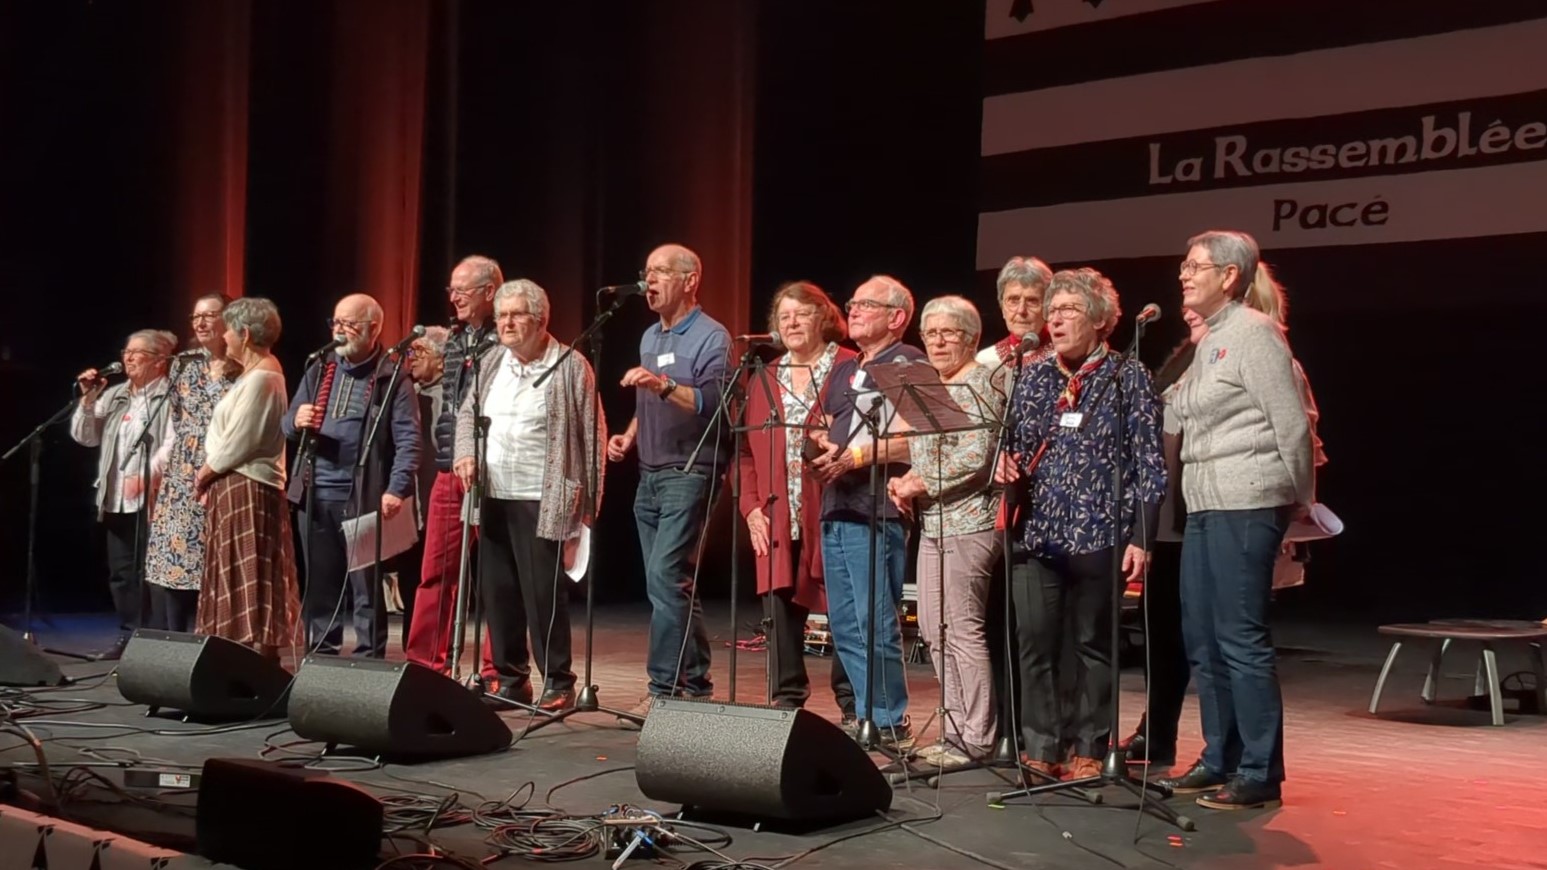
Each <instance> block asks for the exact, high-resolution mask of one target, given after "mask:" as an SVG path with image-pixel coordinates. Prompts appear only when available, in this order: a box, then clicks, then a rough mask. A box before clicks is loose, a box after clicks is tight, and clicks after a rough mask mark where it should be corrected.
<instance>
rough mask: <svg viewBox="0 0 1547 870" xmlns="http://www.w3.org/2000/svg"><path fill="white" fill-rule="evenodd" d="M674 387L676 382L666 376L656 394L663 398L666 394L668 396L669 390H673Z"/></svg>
mask: <svg viewBox="0 0 1547 870" xmlns="http://www.w3.org/2000/svg"><path fill="white" fill-rule="evenodd" d="M676 388H677V382H676V381H674V380H672V379H671V378H670V377H668V378H666V382H665V383H664V384H662V385H661V391H660V392H659V393H657V395H659V396H660V397H661V398H663V399H664V398H666V397H667V396H670V395H671V391H672V390H675V389H676Z"/></svg>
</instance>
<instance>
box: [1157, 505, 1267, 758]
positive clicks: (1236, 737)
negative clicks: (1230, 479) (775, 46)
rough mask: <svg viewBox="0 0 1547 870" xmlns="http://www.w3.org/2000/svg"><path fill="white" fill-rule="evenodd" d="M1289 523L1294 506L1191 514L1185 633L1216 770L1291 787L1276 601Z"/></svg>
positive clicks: (1186, 537)
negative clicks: (1273, 622) (1271, 616)
mask: <svg viewBox="0 0 1547 870" xmlns="http://www.w3.org/2000/svg"><path fill="white" fill-rule="evenodd" d="M1288 526H1289V509H1288V508H1261V509H1257V510H1238V511H1199V512H1197V513H1190V514H1188V515H1187V530H1186V532H1185V533H1184V534H1183V536H1182V635H1183V638H1184V640H1185V642H1186V644H1187V659H1188V661H1189V662H1190V663H1191V664H1192V673H1193V680H1194V681H1195V682H1196V683H1197V686H1198V712H1199V718H1200V719H1202V722H1203V741H1204V747H1203V759H1202V760H1203V764H1204V766H1205V767H1207V768H1208V769H1209V771H1210V772H1211V773H1215V774H1221V775H1227V776H1228V775H1237V776H1240V777H1242V778H1244V779H1250V780H1255V781H1257V782H1266V783H1270V784H1278V783H1280V782H1283V781H1284V698H1283V695H1282V693H1281V692H1280V691H1279V685H1278V668H1277V664H1276V659H1275V656H1274V652H1273V634H1272V632H1271V631H1270V630H1269V628H1268V600H1269V597H1270V595H1271V593H1272V591H1273V560H1274V559H1275V558H1276V557H1277V556H1278V548H1279V544H1280V543H1282V541H1283V539H1284V531H1285V530H1286V529H1287V528H1288Z"/></svg>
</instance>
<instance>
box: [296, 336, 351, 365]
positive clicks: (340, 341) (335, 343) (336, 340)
mask: <svg viewBox="0 0 1547 870" xmlns="http://www.w3.org/2000/svg"><path fill="white" fill-rule="evenodd" d="M348 343H349V339H348V338H347V337H345V336H344V335H342V334H340V335H335V336H333V340H332V341H330V342H328V343H327V344H325V345H323V346H322V347H319V348H317V349H316V350H314V351H312V352H311V353H309V354H307V355H306V361H307V362H308V363H309V362H311V361H312V360H315V359H316V358H317V357H320V356H322V355H323V354H325V353H327V352H328V351H330V350H332V349H333V348H335V347H343V346H344V345H346V344H348Z"/></svg>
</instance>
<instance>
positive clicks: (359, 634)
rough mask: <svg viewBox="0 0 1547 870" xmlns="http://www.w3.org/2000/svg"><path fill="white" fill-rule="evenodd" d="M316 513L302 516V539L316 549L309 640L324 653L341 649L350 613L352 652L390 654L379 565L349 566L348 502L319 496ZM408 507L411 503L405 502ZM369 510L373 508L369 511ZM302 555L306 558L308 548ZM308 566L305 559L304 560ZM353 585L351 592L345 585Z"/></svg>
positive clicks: (309, 583)
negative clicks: (359, 568) (354, 568)
mask: <svg viewBox="0 0 1547 870" xmlns="http://www.w3.org/2000/svg"><path fill="white" fill-rule="evenodd" d="M313 508H314V510H315V511H316V516H315V517H312V518H311V520H312V521H311V522H310V523H309V524H308V522H307V519H308V517H307V516H306V512H305V511H304V510H303V511H302V512H301V514H300V516H301V528H302V529H304V530H306V531H304V532H303V534H302V541H303V545H304V546H305V547H306V550H307V551H309V552H310V554H311V568H312V574H313V576H310V577H307V578H306V590H305V593H304V594H303V595H302V597H301V613H302V616H303V618H304V619H305V621H306V645H307V647H308V648H309V649H314V650H316V651H317V652H318V653H319V654H322V655H338V654H339V651H340V648H341V647H342V645H343V642H344V621H345V619H346V614H347V615H348V618H349V620H350V622H351V623H352V624H353V626H354V631H355V648H354V653H353V655H356V656H361V657H364V658H376V659H384V658H386V657H387V629H388V625H387V602H386V601H385V600H384V599H383V597H382V594H381V586H380V585H378V584H377V583H376V569H375V568H374V567H367V568H366V569H364V570H362V571H349V572H348V573H346V571H347V569H348V568H349V554H348V553H347V552H346V549H347V544H346V543H345V541H344V531H343V529H342V528H341V524H342V523H343V522H344V519H345V515H346V513H347V508H348V503H347V502H344V501H335V500H332V499H323V498H320V497H319V498H317V499H316V500H315V503H314V505H313ZM404 509H405V510H408V508H404ZM364 513H370V510H366V511H364ZM302 558H303V559H305V558H306V551H303V553H302ZM303 567H304V563H303ZM346 584H347V586H348V589H347V592H346V589H345V586H346Z"/></svg>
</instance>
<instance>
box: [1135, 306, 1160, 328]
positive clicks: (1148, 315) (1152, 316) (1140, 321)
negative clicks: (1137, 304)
mask: <svg viewBox="0 0 1547 870" xmlns="http://www.w3.org/2000/svg"><path fill="white" fill-rule="evenodd" d="M1158 319H1160V306H1159V305H1156V304H1155V303H1153V302H1151V303H1150V304H1148V305H1146V306H1144V308H1142V309H1140V311H1139V316H1138V317H1135V318H1134V319H1133V322H1134V323H1135V324H1136V325H1139V326H1143V325H1144V324H1146V323H1149V322H1151V321H1154V320H1158Z"/></svg>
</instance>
